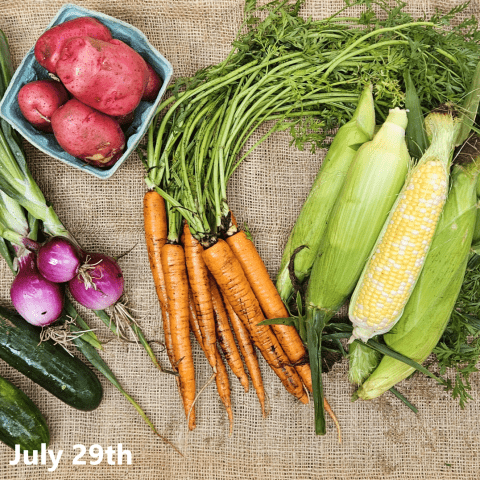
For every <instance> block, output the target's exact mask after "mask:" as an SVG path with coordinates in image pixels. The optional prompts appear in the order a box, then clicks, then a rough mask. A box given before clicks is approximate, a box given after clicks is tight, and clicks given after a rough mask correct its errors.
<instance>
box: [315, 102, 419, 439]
mask: <svg viewBox="0 0 480 480" xmlns="http://www.w3.org/2000/svg"><path fill="white" fill-rule="evenodd" d="M406 125H407V115H406V112H405V110H400V109H394V110H392V111H391V112H390V114H389V115H388V117H387V119H386V121H385V123H384V124H383V125H382V128H381V129H380V130H379V132H378V133H377V135H375V137H374V138H373V140H371V141H370V142H367V143H365V144H363V145H362V146H361V147H360V148H359V149H358V152H357V154H356V155H355V158H354V160H353V162H352V165H351V166H350V169H349V170H348V173H347V177H346V179H345V182H344V185H343V187H342V189H341V192H340V194H339V197H338V199H337V202H336V203H335V206H334V208H333V210H332V213H331V216H330V218H329V221H328V226H327V228H326V231H325V235H324V238H323V239H322V245H321V247H320V248H321V255H319V256H317V258H316V259H315V262H314V264H313V268H312V273H311V277H310V280H309V284H308V289H307V294H306V308H307V313H306V319H305V330H306V332H307V345H308V351H309V358H310V366H311V369H312V382H313V398H314V405H315V430H316V432H317V434H324V433H325V420H324V411H323V390H322V375H321V373H322V372H321V337H322V331H323V328H324V326H325V323H326V322H328V320H329V319H330V318H331V317H332V316H333V315H334V314H335V312H336V311H337V310H338V309H339V308H340V307H341V306H342V304H343V303H344V302H345V300H346V299H347V297H348V296H349V295H350V294H351V293H352V291H353V289H354V288H355V284H356V282H357V281H358V278H359V277H360V274H361V273H362V269H363V266H364V264H365V262H366V260H367V258H368V255H369V254H370V251H371V249H372V247H373V245H374V244H375V241H376V239H377V237H378V234H379V232H380V230H381V229H382V226H383V224H384V222H385V219H386V218H387V216H388V213H389V211H390V209H391V208H392V205H393V203H394V202H395V199H396V197H397V195H398V192H399V191H400V190H401V188H402V186H403V183H404V182H405V177H406V174H407V171H408V166H409V163H410V157H409V155H408V151H407V146H406V143H405V127H406Z"/></svg>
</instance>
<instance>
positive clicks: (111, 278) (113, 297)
mask: <svg viewBox="0 0 480 480" xmlns="http://www.w3.org/2000/svg"><path fill="white" fill-rule="evenodd" d="M85 255H86V259H87V264H88V265H90V266H92V268H91V269H89V270H88V274H89V275H90V277H91V279H92V282H93V284H94V285H95V288H96V289H95V288H94V287H93V286H92V285H88V286H85V282H84V280H83V279H82V277H81V275H80V274H78V275H76V276H75V277H74V278H73V279H72V280H70V281H69V282H68V287H69V289H70V293H71V294H72V297H73V298H74V299H75V300H76V301H77V302H78V303H80V304H81V305H83V306H84V307H86V308H90V309H91V310H105V309H106V308H107V307H111V306H112V305H113V304H114V303H115V302H116V301H117V300H119V298H120V297H121V296H122V294H123V286H124V279H123V274H122V270H121V269H120V266H119V265H118V263H117V262H116V260H115V259H114V258H112V257H109V256H108V255H103V254H101V253H88V254H85Z"/></svg>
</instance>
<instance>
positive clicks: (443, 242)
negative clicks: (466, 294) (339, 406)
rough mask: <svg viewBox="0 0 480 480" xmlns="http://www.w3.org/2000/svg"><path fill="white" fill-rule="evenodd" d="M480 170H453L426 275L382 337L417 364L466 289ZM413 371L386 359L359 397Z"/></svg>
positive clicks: (375, 392) (377, 391)
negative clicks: (398, 318)
mask: <svg viewBox="0 0 480 480" xmlns="http://www.w3.org/2000/svg"><path fill="white" fill-rule="evenodd" d="M479 160H480V159H479ZM479 170H480V167H479V165H478V164H476V163H475V164H471V165H470V166H468V167H461V166H455V167H454V168H453V172H452V175H451V184H452V187H451V190H450V192H449V195H448V199H447V202H446V204H445V207H444V210H443V213H442V217H441V219H440V222H439V224H438V227H437V230H436V232H435V235H434V237H433V241H432V245H431V248H430V252H429V254H428V257H427V259H426V261H425V266H424V269H423V271H422V274H421V275H420V278H419V279H418V281H417V284H416V286H415V289H414V291H413V293H412V295H411V297H410V300H409V301H408V303H407V305H406V306H405V310H404V312H403V315H402V317H401V318H400V320H399V321H398V323H397V324H396V325H395V326H394V327H393V328H392V330H391V331H390V332H389V333H388V334H386V335H384V337H383V338H384V340H385V343H386V344H387V345H388V346H389V347H390V348H391V349H393V350H395V351H396V352H398V353H401V354H403V355H405V356H407V357H409V358H411V359H412V360H415V361H416V362H418V363H422V362H424V361H425V359H426V358H427V357H428V356H429V355H430V353H431V351H432V350H433V348H434V347H435V345H436V344H437V343H438V341H439V339H440V337H441V335H442V333H443V331H444V329H445V327H446V325H447V323H448V320H449V318H450V315H451V312H452V309H453V307H454V305H455V301H456V299H457V296H458V293H459V291H460V288H461V285H462V281H463V277H464V275H465V268H466V265H467V261H468V256H469V251H470V245H471V240H472V235H473V230H474V227H475V217H476V202H477V198H476V194H475V188H476V178H477V176H478V172H479ZM413 371H414V369H413V368H412V367H409V366H408V365H406V364H404V363H403V362H400V361H398V360H394V359H393V358H391V357H387V356H385V357H383V358H382V360H381V362H380V364H379V366H378V367H377V368H376V369H375V371H374V372H373V373H372V375H371V376H370V377H369V378H368V379H367V380H366V381H365V382H364V383H363V385H362V387H361V388H360V389H359V390H358V391H357V393H356V395H357V396H358V397H360V398H363V399H366V400H367V399H372V398H375V397H378V396H380V395H381V394H382V393H384V392H386V391H387V390H388V389H389V388H390V387H392V386H393V385H395V384H396V383H398V382H400V381H401V380H403V379H405V378H406V377H407V376H409V375H410V374H412V373H413Z"/></svg>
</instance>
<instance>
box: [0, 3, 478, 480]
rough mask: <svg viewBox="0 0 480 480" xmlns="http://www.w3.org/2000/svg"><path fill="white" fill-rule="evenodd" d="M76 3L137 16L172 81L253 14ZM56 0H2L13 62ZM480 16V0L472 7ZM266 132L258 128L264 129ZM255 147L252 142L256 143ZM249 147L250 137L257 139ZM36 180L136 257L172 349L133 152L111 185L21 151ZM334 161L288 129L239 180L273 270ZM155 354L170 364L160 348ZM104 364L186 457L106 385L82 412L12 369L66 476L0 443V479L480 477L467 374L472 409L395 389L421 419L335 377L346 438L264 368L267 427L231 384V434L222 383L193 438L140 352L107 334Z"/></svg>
mask: <svg viewBox="0 0 480 480" xmlns="http://www.w3.org/2000/svg"><path fill="white" fill-rule="evenodd" d="M76 3H77V4H78V5H81V6H84V7H87V8H90V9H93V10H97V11H100V12H103V13H106V14H108V15H111V16H114V17H117V18H119V19H121V20H124V21H126V22H129V23H131V24H132V25H134V26H136V27H138V28H139V29H140V30H142V31H143V32H144V33H145V34H146V35H147V37H148V38H149V40H150V42H151V43H152V44H153V45H154V46H155V47H156V48H157V49H158V50H159V51H160V52H161V53H162V54H163V55H165V56H166V57H167V58H168V59H169V60H170V62H171V63H172V64H173V68H174V72H175V75H189V74H193V73H194V72H195V71H196V70H197V69H199V68H202V67H205V66H208V65H210V64H213V63H216V62H219V61H221V60H222V59H223V58H225V56H226V55H227V53H228V51H229V50H230V43H231V41H232V40H233V38H234V35H235V33H236V30H237V28H238V27H239V25H240V23H241V20H242V14H243V0H136V1H126V0H86V1H81V0H78V1H77V2H76ZM459 3H460V0H411V1H410V2H409V5H408V10H409V11H411V12H412V13H414V14H415V15H416V16H423V14H424V13H426V14H427V15H430V14H432V13H433V12H434V9H435V8H436V7H438V8H440V9H443V10H446V9H448V8H451V7H452V6H454V5H456V4H459ZM62 4H63V2H62V1H61V0H23V1H21V2H19V1H17V0H0V28H1V29H2V30H3V31H4V32H5V34H6V35H7V37H8V39H9V42H10V45H11V50H12V54H13V59H14V63H15V66H17V65H18V64H19V63H20V61H21V59H22V58H23V56H24V55H25V54H26V52H27V51H28V50H29V49H30V48H31V47H32V45H33V44H34V43H35V40H36V39H37V38H38V37H39V35H40V34H41V33H42V32H43V30H44V29H45V27H46V26H47V25H48V23H49V22H50V20H51V19H52V17H53V16H54V15H55V14H56V12H57V11H58V9H59V8H60V7H61V6H62ZM341 5H343V2H342V0H309V1H308V2H307V4H306V6H305V7H304V9H303V11H302V14H304V15H305V16H308V15H311V16H313V17H315V18H322V17H326V16H328V15H330V14H332V13H333V12H335V11H336V10H337V9H338V8H339V6H341ZM467 13H468V14H469V15H471V14H480V7H479V4H478V0H473V1H472V3H471V4H470V6H469V9H468V11H467ZM259 135H260V133H259ZM257 138H258V137H257ZM252 141H254V140H252ZM26 152H27V157H28V162H29V165H30V167H31V170H32V172H33V175H34V177H35V179H36V180H37V182H38V183H39V185H40V188H41V189H42V190H43V192H44V193H45V196H46V197H47V199H48V200H49V201H50V202H52V204H53V205H54V208H55V210H56V212H57V213H58V215H59V217H60V218H61V219H62V220H63V221H64V223H65V224H66V226H67V227H68V228H69V230H70V231H71V232H72V233H73V235H74V236H75V237H76V238H77V239H78V240H79V242H80V243H81V244H82V245H83V246H84V247H85V249H91V250H96V251H103V252H105V253H107V254H110V255H115V254H119V253H122V252H124V251H127V250H128V249H130V248H132V247H133V246H135V245H136V246H135V248H134V249H133V250H132V251H131V252H130V253H129V254H128V255H126V256H125V257H124V258H122V260H121V266H122V268H123V269H124V273H125V278H126V291H127V294H128V298H129V300H130V304H131V306H132V307H133V308H135V309H136V310H137V315H138V317H139V319H140V322H141V325H142V327H143V328H144V331H145V333H146V335H147V338H148V339H149V340H159V341H162V339H163V333H162V328H161V320H160V308H159V305H158V300H157V297H156V294H155V290H154V286H153V281H152V279H151V274H150V271H149V266H148V261H147V254H146V248H145V242H144V237H143V218H142V198H143V194H144V192H145V190H146V188H145V184H144V180H143V177H144V171H143V168H142V165H141V163H140V161H139V160H138V158H137V157H136V155H133V156H132V157H131V158H129V159H128V160H127V162H126V163H125V164H124V165H123V166H122V167H121V168H120V170H119V171H118V172H117V173H116V174H115V175H114V176H113V177H112V178H111V179H109V180H107V181H102V180H98V179H96V178H94V177H93V176H90V175H88V174H86V173H82V172H79V171H78V170H74V169H72V168H69V167H67V166H65V165H64V164H62V163H60V162H58V161H56V160H54V159H52V158H49V157H47V156H46V155H44V154H42V153H40V152H38V151H37V150H35V149H34V148H33V147H31V146H29V145H26ZM324 153H325V152H318V153H317V154H316V155H311V154H309V153H307V152H299V151H297V150H295V149H294V148H292V147H290V146H289V136H288V134H287V133H278V134H276V135H274V136H272V137H270V139H269V140H268V141H267V142H265V143H264V144H262V145H261V146H260V147H259V148H257V149H256V150H255V151H254V152H253V153H252V154H251V155H250V157H249V158H248V160H247V161H245V162H244V164H243V165H242V166H241V168H240V169H239V170H238V171H237V173H236V174H235V176H234V178H233V179H232V181H231V184H230V186H229V195H230V197H229V199H230V202H229V203H230V205H231V207H232V209H233V211H234V212H235V214H236V215H237V217H238V219H239V221H240V222H246V223H247V224H248V226H249V229H250V231H251V233H252V235H253V237H254V241H255V243H256V245H257V248H258V250H259V251H260V254H261V255H262V257H263V259H264V261H265V262H266V265H267V267H268V269H269V272H270V274H271V275H272V277H274V276H275V274H276V272H277V269H278V267H279V264H280V257H281V252H282V249H283V246H284V244H285V242H286V239H287V236H288V234H289V232H290V229H291V228H292V226H293V224H294V221H295V218H296V216H297V215H298V212H299V210H300V207H301V205H302V203H303V201H304V200H305V198H306V195H307V193H308V191H309V188H310V186H311V183H312V181H313V179H314V177H315V174H316V172H317V170H318V168H319V166H320V164H321V160H322V157H323V155H324ZM11 281H12V275H11V274H10V271H9V270H8V268H7V266H6V264H5V262H3V261H0V303H1V304H2V305H6V306H9V305H10V300H9V293H8V292H9V286H10V283H11ZM84 318H85V319H86V320H87V321H88V322H89V323H90V325H91V326H92V327H93V328H95V329H96V332H97V334H98V335H99V337H100V338H101V339H107V338H109V334H108V332H107V330H106V328H105V327H104V326H103V325H101V324H100V323H99V321H98V320H96V318H95V317H93V316H92V315H89V314H88V313H86V312H85V316H84ZM154 348H155V351H156V352H157V353H158V356H159V358H160V360H161V361H162V362H164V364H165V365H166V362H167V357H166V354H165V353H164V352H163V351H162V348H161V345H160V344H154ZM194 355H195V362H196V365H197V371H196V376H197V382H198V385H202V384H204V383H205V382H206V381H207V380H208V377H209V368H208V367H207V362H206V360H205V358H204V356H203V354H202V353H201V351H200V349H199V348H198V346H195V350H194ZM103 357H104V358H105V360H106V361H107V363H108V364H109V365H110V367H111V368H112V370H113V371H114V372H115V374H116V375H117V376H118V378H119V380H120V381H121V383H122V384H123V386H124V387H125V389H126V390H127V391H128V392H129V393H130V394H131V395H132V396H133V397H134V398H135V399H137V401H138V402H139V403H140V405H141V406H142V407H143V408H144V410H145V411H146V413H147V415H149V417H150V418H151V420H152V421H153V422H154V424H155V425H156V426H157V428H158V429H159V431H160V432H161V433H162V434H164V435H166V436H167V437H168V438H169V439H170V440H171V441H172V442H173V443H175V444H176V445H177V446H179V448H181V449H182V450H183V451H184V453H185V457H183V458H182V457H180V456H179V455H178V454H177V453H175V452H174V451H173V450H172V449H171V448H170V447H168V446H166V445H165V444H163V443H162V441H160V440H159V439H158V438H156V437H155V435H153V434H152V432H151V431H150V430H149V428H148V427H147V426H146V425H145V423H144V422H143V421H142V420H141V418H140V417H139V416H138V414H137V413H136V412H135V410H134V409H133V408H132V406H131V405H130V404H129V403H128V402H127V401H126V400H125V399H124V398H123V397H122V396H121V395H120V394H119V392H118V391H117V390H116V389H115V388H113V387H112V386H111V385H110V384H109V383H107V382H106V381H104V380H103V379H102V383H103V385H104V390H105V392H104V399H103V401H102V404H101V406H100V407H99V408H98V409H97V410H95V411H93V412H89V413H85V412H79V411H76V410H74V409H72V408H70V407H68V406H66V405H64V404H63V403H62V402H60V401H59V400H57V399H56V398H55V397H53V396H52V395H50V394H49V393H47V392H45V391H44V390H43V389H41V388H40V387H39V386H38V385H36V384H34V383H33V382H31V381H30V380H28V379H26V378H24V377H23V376H22V375H21V374H19V373H18V372H16V371H15V370H13V369H12V368H10V367H9V366H8V365H6V364H5V363H4V362H3V361H2V362H0V375H3V376H5V377H6V378H7V379H9V380H11V381H13V382H14V383H15V384H16V385H18V386H19V387H21V388H22V389H23V390H24V391H25V392H26V393H27V394H28V395H29V396H30V397H31V398H32V399H33V401H34V402H35V403H37V405H38V406H39V407H40V409H41V411H42V412H43V413H44V414H45V416H46V417H47V419H48V423H49V426H50V429H51V436H52V442H51V445H50V447H49V448H50V449H53V450H54V451H55V452H56V453H57V454H58V452H59V450H63V455H62V457H61V460H60V465H59V467H58V468H57V469H56V470H55V471H54V472H49V471H48V468H49V467H50V466H51V463H50V461H48V462H47V465H46V466H43V465H38V466H25V465H23V462H21V464H19V465H16V466H11V465H9V462H10V461H11V460H13V457H14V455H13V451H12V450H10V449H9V448H8V447H6V446H4V445H3V444H2V445H0V478H1V479H5V480H33V479H35V480H40V479H49V480H73V479H82V480H93V479H95V480H110V479H138V480H154V479H155V480H156V479H166V480H174V479H178V480H214V479H222V480H233V479H245V480H254V479H255V480H257V479H258V480H260V479H261V480H320V479H325V480H334V479H335V480H347V479H348V480H363V479H368V480H387V479H388V480H394V479H395V480H397V479H398V480H400V479H402V480H434V479H435V480H436V479H445V480H447V479H448V480H456V479H462V480H474V479H478V478H480V433H479V429H478V423H479V418H480V394H479V393H478V392H479V391H480V376H479V375H473V377H472V378H473V384H472V389H473V397H474V399H473V401H471V402H470V403H469V404H468V405H467V407H466V408H465V409H464V410H461V409H460V408H459V406H458V403H457V402H456V401H454V400H452V399H451V398H450V396H449V395H447V394H446V393H444V392H443V391H442V390H441V388H439V387H438V386H437V385H436V384H435V382H434V381H433V380H430V379H426V378H424V377H420V376H416V377H414V378H413V379H411V380H408V381H404V382H403V383H402V384H401V385H400V386H399V390H400V391H401V392H402V393H404V394H405V395H406V396H407V397H408V398H409V399H410V400H411V401H412V402H413V403H414V404H415V405H417V406H418V407H419V413H418V414H416V415H415V414H414V413H412V412H411V411H410V410H409V409H408V408H406V407H405V406H403V404H401V403H400V402H399V401H398V400H397V399H396V398H395V397H393V396H391V395H390V394H386V395H384V396H383V397H381V398H380V399H377V400H374V401H370V402H361V401H357V402H355V403H351V402H350V396H351V394H352V393H353V391H354V388H353V387H352V386H350V385H349V383H348V380H347V376H346V372H347V368H346V363H345V362H344V363H342V364H340V365H337V366H336V367H335V368H334V369H333V370H332V371H331V372H329V373H328V374H325V377H324V380H325V391H326V395H327V397H328V399H329V401H330V403H331V405H332V406H333V408H334V410H335V412H336V414H337V416H338V418H339V420H340V423H341V425H342V430H343V438H344V442H343V444H342V445H339V444H338V442H337V437H336V432H335V428H334V426H333V424H332V422H331V421H330V420H329V419H327V428H328V431H327V435H326V436H324V437H318V436H315V434H314V432H313V405H307V406H304V405H301V404H299V403H297V402H296V401H295V400H294V399H293V397H291V396H290V395H288V394H287V393H286V391H285V390H284V388H283V387H282V385H281V383H280V381H279V380H278V379H277V377H276V376H275V375H274V374H273V373H271V371H270V370H269V368H268V367H267V366H266V364H265V362H264V361H263V359H262V360H261V366H262V371H263V374H264V381H265V386H266V391H267V394H268V397H269V400H270V404H271V414H270V415H269V416H268V417H267V418H266V419H263V418H262V415H261V411H260V408H259V405H258V402H257V398H256V395H255V393H254V391H253V389H252V390H251V391H250V392H249V393H244V392H243V389H242V388H241V387H240V385H239V383H238V382H237V381H236V379H234V378H231V383H232V401H233V409H234V416H235V427H234V432H233V435H232V436H229V435H228V420H227V416H226V413H225V411H224V409H223V407H222V404H221V403H220V400H219V398H218V395H217V393H216V390H215V386H214V384H211V385H210V386H209V387H208V388H207V389H206V391H205V392H204V393H203V394H202V395H201V397H200V398H199V400H198V403H197V428H196V430H194V431H193V432H190V433H188V434H187V431H186V427H185V418H184V414H183V409H182V407H181V403H180V399H179V396H178V393H177V390H176V387H175V382H174V380H173V379H172V377H170V376H168V375H164V374H161V373H160V372H159V371H158V370H156V369H155V368H154V367H153V365H152V364H151V362H150V361H149V359H148V358H147V356H146V355H145V354H144V353H143V350H141V349H140V348H139V347H138V346H136V345H135V344H128V345H125V344H121V343H119V342H118V341H111V342H109V343H107V344H106V345H105V352H104V354H103ZM119 443H121V444H122V445H123V448H124V449H128V450H130V451H131V453H132V465H116V466H112V465H108V464H107V462H106V459H104V461H103V462H102V463H101V464H99V465H90V464H89V460H90V458H88V457H89V456H88V453H87V455H86V456H85V457H84V458H83V460H87V465H84V466H73V465H72V460H73V458H74V456H75V455H76V454H77V453H79V450H78V449H76V450H75V449H74V448H73V447H74V446H75V445H78V444H82V445H85V446H86V447H87V448H88V447H89V446H90V445H93V444H99V445H101V446H102V447H103V448H104V449H106V448H107V447H108V446H110V445H112V446H113V447H114V448H116V446H117V444H119Z"/></svg>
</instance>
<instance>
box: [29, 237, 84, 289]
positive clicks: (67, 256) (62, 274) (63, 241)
mask: <svg viewBox="0 0 480 480" xmlns="http://www.w3.org/2000/svg"><path fill="white" fill-rule="evenodd" d="M80 263H81V253H80V251H79V249H78V248H77V247H76V246H75V245H74V244H73V243H72V242H71V241H70V240H68V238H65V237H52V238H50V239H49V240H48V241H47V242H46V243H44V244H43V245H42V246H41V247H40V249H39V250H38V253H37V267H38V270H39V271H40V273H41V274H42V275H43V276H44V277H45V278H46V279H47V280H50V281H51V282H55V283H64V282H68V281H69V280H71V279H72V278H73V277H74V276H75V275H76V274H77V273H78V269H79V267H80Z"/></svg>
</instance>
